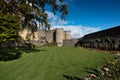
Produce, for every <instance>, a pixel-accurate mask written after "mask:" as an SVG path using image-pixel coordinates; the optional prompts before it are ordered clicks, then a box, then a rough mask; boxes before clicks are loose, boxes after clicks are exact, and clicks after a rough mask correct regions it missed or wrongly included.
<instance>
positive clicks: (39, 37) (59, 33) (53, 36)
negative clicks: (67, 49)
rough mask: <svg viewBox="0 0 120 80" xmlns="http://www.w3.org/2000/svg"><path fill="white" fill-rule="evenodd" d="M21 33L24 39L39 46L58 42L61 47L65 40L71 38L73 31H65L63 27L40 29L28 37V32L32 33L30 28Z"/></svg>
mask: <svg viewBox="0 0 120 80" xmlns="http://www.w3.org/2000/svg"><path fill="white" fill-rule="evenodd" d="M19 34H20V36H21V38H22V39H23V40H24V41H26V42H30V43H33V44H34V45H37V46H42V45H46V44H48V43H56V44H57V45H58V46H59V47H61V46H63V40H68V39H69V40H70V39H71V32H70V31H64V29H63V28H57V29H54V30H49V31H44V30H38V31H37V32H35V33H34V35H29V39H27V38H28V34H30V31H29V30H27V29H25V30H23V31H21V32H20V33H19ZM33 36H34V37H33Z"/></svg>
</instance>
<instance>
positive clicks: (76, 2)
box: [46, 0, 120, 38]
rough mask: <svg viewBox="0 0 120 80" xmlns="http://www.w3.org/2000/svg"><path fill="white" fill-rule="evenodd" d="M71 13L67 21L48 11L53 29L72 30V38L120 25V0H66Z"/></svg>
mask: <svg viewBox="0 0 120 80" xmlns="http://www.w3.org/2000/svg"><path fill="white" fill-rule="evenodd" d="M64 1H65V2H66V3H67V4H68V8H69V9H68V10H69V14H68V16H66V21H62V20H61V19H60V18H59V16H56V15H54V14H53V13H51V12H50V11H46V12H47V13H48V15H49V20H50V21H51V24H52V26H51V29H54V28H64V29H65V30H69V31H71V35H72V38H80V37H82V36H84V35H86V34H89V33H92V32H96V31H99V30H104V29H108V28H112V27H115V26H118V25H120V0H64Z"/></svg>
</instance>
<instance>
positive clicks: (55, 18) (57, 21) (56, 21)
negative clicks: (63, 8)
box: [46, 11, 67, 25]
mask: <svg viewBox="0 0 120 80" xmlns="http://www.w3.org/2000/svg"><path fill="white" fill-rule="evenodd" d="M46 13H47V14H48V19H49V21H50V23H51V24H52V25H65V24H67V21H64V20H61V19H60V17H58V16H57V15H54V14H53V13H52V12H49V11H46Z"/></svg>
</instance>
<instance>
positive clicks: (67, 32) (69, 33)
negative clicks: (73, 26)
mask: <svg viewBox="0 0 120 80" xmlns="http://www.w3.org/2000/svg"><path fill="white" fill-rule="evenodd" d="M70 39H71V31H65V40H70Z"/></svg>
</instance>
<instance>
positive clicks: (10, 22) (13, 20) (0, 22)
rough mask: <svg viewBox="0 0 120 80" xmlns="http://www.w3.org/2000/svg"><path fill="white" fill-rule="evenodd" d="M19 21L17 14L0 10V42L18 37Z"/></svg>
mask: <svg viewBox="0 0 120 80" xmlns="http://www.w3.org/2000/svg"><path fill="white" fill-rule="evenodd" d="M19 31H20V23H19V18H18V16H17V15H11V14H10V13H7V14H3V13H2V12H1V11H0V43H1V42H8V41H14V40H16V39H17V38H18V32H19Z"/></svg>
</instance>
